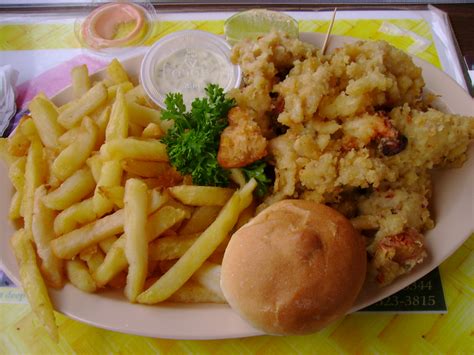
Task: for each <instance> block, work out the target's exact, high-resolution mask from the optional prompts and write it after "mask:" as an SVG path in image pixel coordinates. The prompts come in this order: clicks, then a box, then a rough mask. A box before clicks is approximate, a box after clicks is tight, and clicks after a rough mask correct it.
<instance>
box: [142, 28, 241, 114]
mask: <svg viewBox="0 0 474 355" xmlns="http://www.w3.org/2000/svg"><path fill="white" fill-rule="evenodd" d="M230 51H231V47H230V46H229V44H228V43H227V42H226V41H225V40H224V38H222V37H219V36H217V35H214V34H211V33H208V32H204V31H197V30H186V31H179V32H175V33H172V34H170V35H168V36H166V37H163V38H162V39H161V40H159V41H158V42H156V43H155V44H154V45H153V46H152V47H151V48H150V49H149V51H148V52H147V53H146V54H145V57H144V58H143V61H142V65H141V70H140V81H141V84H142V85H143V88H144V90H145V92H146V93H147V94H148V96H149V97H150V98H151V99H152V100H153V101H154V102H155V103H156V104H157V105H159V106H161V107H163V108H164V107H165V103H164V101H165V97H166V95H167V94H168V93H175V92H179V93H182V94H183V100H184V103H185V104H186V106H187V108H188V109H189V108H190V104H191V102H192V101H193V100H194V99H195V98H196V97H204V96H205V90H204V89H205V87H206V86H207V85H208V84H210V83H212V84H218V85H219V86H221V87H222V88H223V89H224V91H225V92H227V91H229V90H230V89H233V88H237V87H239V86H240V81H241V71H240V67H239V66H238V65H234V64H232V62H231V61H230Z"/></svg>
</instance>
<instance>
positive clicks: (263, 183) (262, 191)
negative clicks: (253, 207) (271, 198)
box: [241, 160, 272, 197]
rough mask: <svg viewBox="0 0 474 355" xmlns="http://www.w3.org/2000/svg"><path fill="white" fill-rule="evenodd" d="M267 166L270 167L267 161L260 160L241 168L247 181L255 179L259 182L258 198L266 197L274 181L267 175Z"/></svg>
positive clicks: (257, 188) (256, 191) (256, 190)
mask: <svg viewBox="0 0 474 355" xmlns="http://www.w3.org/2000/svg"><path fill="white" fill-rule="evenodd" d="M267 166H268V165H267V162H266V161H265V160H258V161H256V162H253V163H252V164H249V165H247V166H245V167H243V168H241V169H242V172H243V173H244V176H245V179H246V180H247V181H248V180H250V179H251V178H254V179H255V180H256V181H257V187H256V189H255V193H256V194H257V196H258V197H263V196H265V195H266V194H267V192H268V189H269V187H270V185H271V184H272V180H271V179H270V178H268V176H267V175H266V174H265V168H266V167H267Z"/></svg>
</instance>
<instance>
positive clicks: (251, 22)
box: [224, 9, 299, 44]
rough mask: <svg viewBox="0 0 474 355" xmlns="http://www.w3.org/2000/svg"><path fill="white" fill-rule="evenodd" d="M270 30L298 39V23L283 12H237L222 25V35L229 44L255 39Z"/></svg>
mask: <svg viewBox="0 0 474 355" xmlns="http://www.w3.org/2000/svg"><path fill="white" fill-rule="evenodd" d="M272 30H278V31H282V32H286V33H288V34H289V35H290V36H291V37H298V35H299V31H298V21H296V20H295V19H294V18H293V17H291V16H288V15H287V14H284V13H283V12H277V11H270V10H265V9H253V10H248V11H243V12H239V13H237V14H235V15H234V16H232V17H229V18H228V19H227V21H226V22H225V23H224V34H225V36H226V39H227V42H229V43H230V44H235V43H236V42H238V41H240V40H242V39H245V38H250V39H255V38H257V37H258V36H262V35H264V34H266V33H268V32H270V31H272Z"/></svg>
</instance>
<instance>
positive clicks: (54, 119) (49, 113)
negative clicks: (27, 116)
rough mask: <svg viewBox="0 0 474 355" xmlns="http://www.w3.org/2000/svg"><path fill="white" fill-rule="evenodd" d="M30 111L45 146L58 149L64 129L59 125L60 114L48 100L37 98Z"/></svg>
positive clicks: (31, 103)
mask: <svg viewBox="0 0 474 355" xmlns="http://www.w3.org/2000/svg"><path fill="white" fill-rule="evenodd" d="M29 109H30V112H31V117H32V118H33V122H34V123H35V126H36V129H37V130H38V134H39V136H40V138H41V142H42V143H43V145H44V146H45V147H48V148H52V149H57V147H58V140H59V137H60V136H61V135H62V134H63V133H64V128H62V127H61V125H60V124H59V123H58V112H57V110H56V108H55V107H54V105H53V103H52V102H51V101H49V100H48V99H44V98H42V97H36V98H35V99H33V101H31V102H30V105H29Z"/></svg>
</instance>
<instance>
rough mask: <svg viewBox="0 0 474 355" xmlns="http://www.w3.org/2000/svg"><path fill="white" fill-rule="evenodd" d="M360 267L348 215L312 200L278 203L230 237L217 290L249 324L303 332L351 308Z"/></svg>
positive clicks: (361, 248)
mask: <svg viewBox="0 0 474 355" xmlns="http://www.w3.org/2000/svg"><path fill="white" fill-rule="evenodd" d="M366 263H367V260H366V252H365V245H364V241H363V238H362V236H360V235H359V233H357V231H356V230H355V229H354V228H353V227H352V224H351V223H350V221H349V220H348V219H347V218H346V217H344V216H343V215H341V214H340V213H339V212H337V211H336V210H334V209H332V208H330V207H327V206H325V205H322V204H318V203H315V202H311V201H305V200H283V201H280V202H277V203H275V204H273V205H271V206H270V207H268V208H266V209H265V210H263V211H262V212H261V213H260V214H258V215H257V216H256V217H255V218H254V219H252V220H251V221H250V222H249V223H247V224H246V225H244V226H243V227H242V228H240V229H239V230H238V231H237V232H236V233H235V234H234V235H233V236H232V238H231V240H230V243H229V245H228V246H227V249H226V251H225V254H224V260H223V263H222V271H221V288H222V291H223V293H224V296H225V298H226V299H227V301H228V302H229V304H230V306H231V307H232V308H233V309H234V310H235V311H236V312H237V313H239V314H240V316H241V317H242V318H244V319H245V320H247V321H248V322H249V323H251V324H252V325H253V326H254V327H256V328H258V329H261V330H263V331H264V332H266V333H269V334H307V333H312V332H315V331H317V330H319V329H321V328H323V327H325V326H326V325H328V324H329V323H331V322H332V321H334V320H336V319H337V318H339V317H341V316H343V315H344V314H346V313H347V312H348V311H349V309H350V308H351V306H352V304H353V303H354V301H355V299H356V297H357V295H358V293H359V291H360V289H361V287H362V284H363V283H364V279H365V273H366V266H367V265H366Z"/></svg>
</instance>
